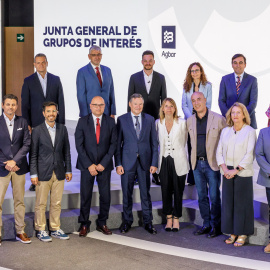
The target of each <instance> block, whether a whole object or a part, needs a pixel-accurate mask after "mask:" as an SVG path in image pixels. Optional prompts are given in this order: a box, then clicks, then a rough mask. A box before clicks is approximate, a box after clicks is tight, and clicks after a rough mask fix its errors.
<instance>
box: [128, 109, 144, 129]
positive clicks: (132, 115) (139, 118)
mask: <svg viewBox="0 0 270 270" xmlns="http://www.w3.org/2000/svg"><path fill="white" fill-rule="evenodd" d="M130 113H131V117H132V120H133V125H134V128H135V130H136V118H135V117H134V116H139V117H138V121H139V124H140V130H142V114H141V113H140V114H139V115H135V114H133V113H132V112H130Z"/></svg>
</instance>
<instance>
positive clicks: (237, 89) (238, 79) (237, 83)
mask: <svg viewBox="0 0 270 270" xmlns="http://www.w3.org/2000/svg"><path fill="white" fill-rule="evenodd" d="M240 86H241V82H240V76H237V82H236V93H237V96H238V94H239V89H240Z"/></svg>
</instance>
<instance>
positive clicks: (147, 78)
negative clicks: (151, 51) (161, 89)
mask: <svg viewBox="0 0 270 270" xmlns="http://www.w3.org/2000/svg"><path fill="white" fill-rule="evenodd" d="M143 75H144V82H145V87H146V91H147V93H148V94H149V92H150V88H151V84H152V80H153V71H152V73H151V74H150V75H149V76H148V75H147V74H146V73H145V72H144V71H143Z"/></svg>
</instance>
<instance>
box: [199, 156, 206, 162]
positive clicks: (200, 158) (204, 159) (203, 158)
mask: <svg viewBox="0 0 270 270" xmlns="http://www.w3.org/2000/svg"><path fill="white" fill-rule="evenodd" d="M197 160H202V161H207V157H197Z"/></svg>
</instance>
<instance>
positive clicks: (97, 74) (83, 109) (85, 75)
mask: <svg viewBox="0 0 270 270" xmlns="http://www.w3.org/2000/svg"><path fill="white" fill-rule="evenodd" d="M88 58H89V60H90V63H89V64H87V65H86V66H84V67H82V68H81V69H79V70H78V74H77V99H78V103H79V107H80V117H82V116H86V115H88V114H89V113H91V109H90V107H89V104H90V103H91V101H92V99H93V97H95V96H101V97H102V98H103V99H104V101H105V105H106V106H105V110H104V113H105V114H106V115H109V116H111V117H114V115H116V106H115V97H114V86H113V78H112V72H111V70H110V68H108V67H106V66H103V65H100V62H101V59H102V52H101V48H100V47H99V46H92V47H91V48H90V49H89V54H88Z"/></svg>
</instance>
